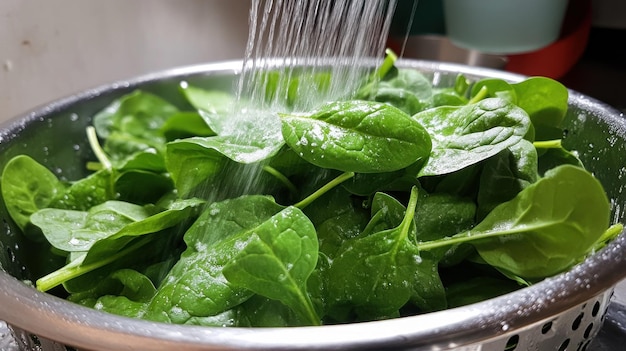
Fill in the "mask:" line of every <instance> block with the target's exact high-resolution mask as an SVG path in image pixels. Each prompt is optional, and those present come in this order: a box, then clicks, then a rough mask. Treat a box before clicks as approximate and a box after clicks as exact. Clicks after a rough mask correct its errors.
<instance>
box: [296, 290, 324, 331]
mask: <svg viewBox="0 0 626 351" xmlns="http://www.w3.org/2000/svg"><path fill="white" fill-rule="evenodd" d="M300 299H301V300H302V301H301V303H302V305H303V306H305V310H304V311H303V312H304V314H305V315H304V317H305V318H306V319H307V320H308V321H309V322H310V323H311V325H314V326H319V325H321V324H322V323H321V321H320V317H319V316H318V315H317V312H315V308H314V307H313V302H311V298H309V295H308V294H304V295H302V294H300Z"/></svg>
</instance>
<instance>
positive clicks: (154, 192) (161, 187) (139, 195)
mask: <svg viewBox="0 0 626 351" xmlns="http://www.w3.org/2000/svg"><path fill="white" fill-rule="evenodd" d="M173 189H174V184H173V182H172V179H171V178H169V177H166V176H165V175H163V174H157V173H154V172H149V171H144V170H140V169H134V170H128V171H124V172H122V173H121V174H119V175H118V177H117V178H116V179H115V192H116V194H117V195H118V200H121V201H126V202H132V203H136V204H150V203H156V202H157V201H158V200H159V199H161V198H162V197H163V196H164V195H165V194H167V193H169V192H171V191H172V190H173Z"/></svg>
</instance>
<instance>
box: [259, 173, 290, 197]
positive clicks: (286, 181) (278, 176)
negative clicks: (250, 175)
mask: <svg viewBox="0 0 626 351" xmlns="http://www.w3.org/2000/svg"><path fill="white" fill-rule="evenodd" d="M263 170H264V171H265V172H267V173H269V174H271V175H273V176H274V177H275V178H276V179H278V180H279V181H280V182H281V183H283V184H284V185H285V186H286V187H287V189H289V191H290V192H291V193H292V194H294V195H295V194H297V193H298V189H297V188H296V186H295V185H294V184H293V183H292V182H291V181H290V180H289V178H287V177H285V175H284V174H282V173H280V172H279V171H278V170H277V169H276V168H274V167H270V166H263Z"/></svg>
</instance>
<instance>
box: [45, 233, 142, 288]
mask: <svg viewBox="0 0 626 351" xmlns="http://www.w3.org/2000/svg"><path fill="white" fill-rule="evenodd" d="M147 239H149V238H146V239H144V240H139V241H137V242H136V243H135V244H133V245H130V246H128V247H127V248H125V249H123V250H121V251H119V252H117V253H115V254H113V255H111V256H108V257H106V258H103V259H101V260H99V261H96V262H93V263H90V264H86V265H83V264H82V263H83V262H84V261H85V257H87V255H84V256H81V257H80V258H78V259H76V260H74V261H72V262H70V263H68V264H67V265H65V266H63V267H62V268H60V269H58V270H56V271H54V272H52V273H50V274H48V275H46V276H43V277H41V278H39V279H37V282H36V285H37V290H39V291H48V290H50V289H52V288H54V287H55V286H58V285H60V284H63V283H64V282H66V281H68V280H70V279H73V278H76V277H79V276H81V275H83V274H85V273H89V272H91V271H93V270H95V269H98V268H100V267H104V266H106V265H107V264H109V263H112V262H115V261H116V260H118V259H119V258H121V257H123V256H126V255H128V254H129V253H131V252H133V251H135V250H137V249H139V248H140V247H142V246H144V245H145V244H147V243H148V242H150V240H147Z"/></svg>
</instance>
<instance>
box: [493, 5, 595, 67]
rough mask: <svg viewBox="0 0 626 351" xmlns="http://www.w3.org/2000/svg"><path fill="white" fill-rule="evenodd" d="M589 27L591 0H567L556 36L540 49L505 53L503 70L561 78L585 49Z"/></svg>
mask: <svg viewBox="0 0 626 351" xmlns="http://www.w3.org/2000/svg"><path fill="white" fill-rule="evenodd" d="M529 25H532V23H530V24H529ZM590 29H591V1H590V0H580V1H578V0H570V3H569V6H568V9H567V13H566V14H565V19H564V21H563V26H562V29H561V35H560V36H559V39H558V40H557V41H555V42H554V43H552V44H550V45H548V46H546V47H545V48H543V49H539V50H536V51H533V52H529V53H525V54H516V55H508V56H507V57H508V62H507V64H506V66H505V69H506V70H507V71H510V72H515V73H520V74H524V75H527V76H545V77H550V78H553V79H558V78H561V77H562V76H563V75H565V73H567V72H568V71H569V70H570V69H571V68H572V67H573V66H574V65H575V64H576V62H577V61H578V60H579V59H580V57H581V56H582V54H583V52H584V51H585V47H586V46H587V41H588V39H589V31H590Z"/></svg>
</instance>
